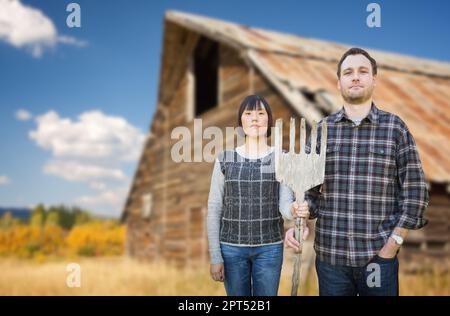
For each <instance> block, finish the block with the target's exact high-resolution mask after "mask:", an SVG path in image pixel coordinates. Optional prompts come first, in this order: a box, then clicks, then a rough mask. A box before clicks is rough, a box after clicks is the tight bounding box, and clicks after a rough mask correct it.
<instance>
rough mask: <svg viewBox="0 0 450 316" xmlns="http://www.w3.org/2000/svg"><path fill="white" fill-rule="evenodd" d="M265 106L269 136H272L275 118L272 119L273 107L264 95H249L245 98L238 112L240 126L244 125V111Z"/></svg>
mask: <svg viewBox="0 0 450 316" xmlns="http://www.w3.org/2000/svg"><path fill="white" fill-rule="evenodd" d="M262 108H264V109H265V110H266V112H267V116H268V120H267V133H266V135H267V137H270V135H271V131H272V126H273V119H272V109H271V108H270V105H269V103H267V101H266V100H265V99H264V97H262V96H260V95H256V94H255V95H249V96H246V97H245V99H244V100H243V101H242V103H241V105H240V106H239V112H238V126H240V127H242V113H244V111H247V110H249V111H254V110H259V109H262Z"/></svg>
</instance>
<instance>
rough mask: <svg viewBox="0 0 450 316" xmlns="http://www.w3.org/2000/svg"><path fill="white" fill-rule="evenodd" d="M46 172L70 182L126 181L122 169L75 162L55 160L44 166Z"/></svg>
mask: <svg viewBox="0 0 450 316" xmlns="http://www.w3.org/2000/svg"><path fill="white" fill-rule="evenodd" d="M44 172H45V173H47V174H53V175H56V176H59V177H61V178H63V179H66V180H68V181H91V180H95V179H110V180H126V179H127V177H126V176H125V174H124V173H123V171H122V170H120V169H111V168H105V167H101V166H96V165H90V164H86V163H82V162H79V161H75V160H70V161H65V160H53V161H50V162H48V163H47V164H46V165H45V166H44Z"/></svg>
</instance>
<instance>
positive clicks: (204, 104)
mask: <svg viewBox="0 0 450 316" xmlns="http://www.w3.org/2000/svg"><path fill="white" fill-rule="evenodd" d="M193 66H194V67H193V68H194V76H195V93H194V97H195V116H199V115H200V114H202V113H204V112H206V111H208V110H209V109H211V108H213V107H215V106H216V105H217V100H218V72H219V69H218V68H219V44H218V43H217V42H216V41H212V40H210V39H207V38H206V37H201V38H200V39H199V41H198V43H197V47H196V48H195V51H194V65H193Z"/></svg>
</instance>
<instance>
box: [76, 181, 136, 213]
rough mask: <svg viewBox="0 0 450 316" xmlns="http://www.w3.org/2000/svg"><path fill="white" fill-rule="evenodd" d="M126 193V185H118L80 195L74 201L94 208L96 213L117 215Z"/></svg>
mask: <svg viewBox="0 0 450 316" xmlns="http://www.w3.org/2000/svg"><path fill="white" fill-rule="evenodd" d="M127 194H128V187H125V186H123V187H118V188H112V189H107V190H102V191H101V192H99V193H97V194H94V195H84V196H80V197H78V198H77V199H76V200H75V203H76V204H78V205H80V206H82V207H85V208H87V209H95V210H96V212H97V213H98V214H103V215H109V216H116V217H117V216H119V215H120V213H121V211H122V207H123V205H124V203H125V199H126V197H127Z"/></svg>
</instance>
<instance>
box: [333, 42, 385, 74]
mask: <svg viewBox="0 0 450 316" xmlns="http://www.w3.org/2000/svg"><path fill="white" fill-rule="evenodd" d="M350 55H363V56H365V57H366V58H367V59H368V60H370V64H371V65H372V74H373V75H374V76H375V75H376V74H377V61H376V60H375V59H373V57H372V56H370V55H369V53H368V52H366V51H365V50H364V49H362V48H359V47H352V48H350V49H349V50H348V51H346V52H345V53H344V55H342V57H341V60H339V64H338V68H337V77H338V78H340V77H341V66H342V63H343V62H344V60H345V58H347V56H350Z"/></svg>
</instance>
